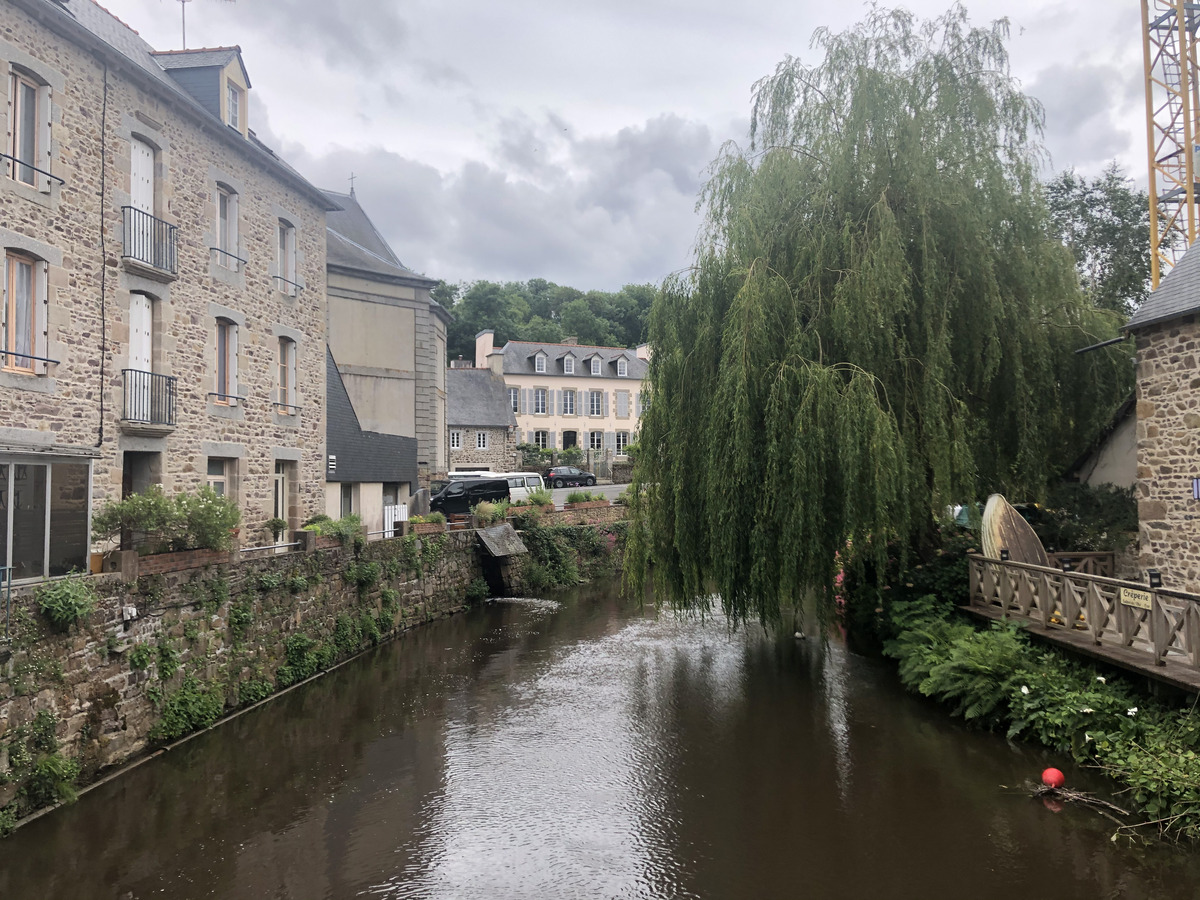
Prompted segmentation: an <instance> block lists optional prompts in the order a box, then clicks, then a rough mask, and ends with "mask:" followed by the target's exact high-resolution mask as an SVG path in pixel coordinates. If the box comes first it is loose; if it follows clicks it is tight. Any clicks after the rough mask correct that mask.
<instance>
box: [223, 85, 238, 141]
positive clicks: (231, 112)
mask: <svg viewBox="0 0 1200 900" xmlns="http://www.w3.org/2000/svg"><path fill="white" fill-rule="evenodd" d="M226 90H227V93H226V95H225V121H226V122H228V123H229V127H230V128H232V129H234V130H235V131H241V130H242V89H241V88H239V87H238V86H237V85H236V84H234V83H233V82H232V81H230V82H228V83H227V84H226Z"/></svg>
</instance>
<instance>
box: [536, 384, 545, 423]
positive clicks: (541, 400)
mask: <svg viewBox="0 0 1200 900" xmlns="http://www.w3.org/2000/svg"><path fill="white" fill-rule="evenodd" d="M533 413H534V415H537V416H544V415H545V414H546V389H545V388H535V389H534V392H533Z"/></svg>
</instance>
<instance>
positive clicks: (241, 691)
mask: <svg viewBox="0 0 1200 900" xmlns="http://www.w3.org/2000/svg"><path fill="white" fill-rule="evenodd" d="M274 692H275V685H274V684H273V683H271V681H269V680H268V679H266V678H248V679H246V680H245V681H243V682H242V683H241V684H239V685H238V703H239V704H240V705H242V706H251V705H253V704H255V703H258V702H259V701H260V700H266V699H267V698H268V697H270V696H271V694H273V693H274Z"/></svg>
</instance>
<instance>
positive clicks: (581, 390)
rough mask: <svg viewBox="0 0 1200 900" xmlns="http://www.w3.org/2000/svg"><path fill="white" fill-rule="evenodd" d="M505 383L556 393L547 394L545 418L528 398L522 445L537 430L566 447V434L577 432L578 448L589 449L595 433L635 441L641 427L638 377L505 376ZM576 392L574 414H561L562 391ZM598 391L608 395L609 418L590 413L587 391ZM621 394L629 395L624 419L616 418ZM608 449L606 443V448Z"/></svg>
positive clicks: (521, 419)
mask: <svg viewBox="0 0 1200 900" xmlns="http://www.w3.org/2000/svg"><path fill="white" fill-rule="evenodd" d="M504 383H505V385H506V386H507V387H510V388H513V387H515V388H517V389H518V390H528V391H533V390H536V389H538V388H545V389H546V390H547V391H553V392H554V393H553V394H547V398H548V400H550V401H551V402H550V403H548V407H547V412H546V414H545V415H539V414H537V413H534V412H532V409H533V404H532V397H533V395H532V393H531V394H529V395H528V398H529V400H528V402H526V403H525V407H524V409H523V411H519V412H517V414H516V415H517V430H518V433H519V440H520V441H521V442H522V443H523V442H526V441H530V434H531V433H532V432H534V431H549V432H553V435H554V438H553V444H552V447H553V448H555V449H560V450H561V449H562V447H563V432H565V431H574V432H576V433H577V434H578V435H579V438H578V445H579V446H581V447H585V448H586V447H587V443H586V439H585V435H586V434H587V433H590V432H592V431H601V432H605V433H615V432H618V431H626V432H629V436H630V440H635V439H636V438H635V435H636V434H637V428H638V415H637V411H638V395H639V394H640V393H641V389H642V385H641V381H640V380H639V379H636V378H603V377H597V376H592V375H586V376H571V375H557V376H556V375H552V374H548V373H547V374H543V375H505V376H504ZM568 390H573V391H575V392H576V398H575V409H576V413H575V415H563V414H562V399H561V397H562V392H563V391H568ZM592 390H599V391H601V392H603V393H607V395H608V415H607V416H604V415H600V416H592V415H588V414H587V409H588V404H587V400H586V392H587V391H592ZM618 391H625V392H627V393H628V394H629V407H628V414H627V415H625V416H618V415H617V400H616V395H617V392H618ZM605 446H606V447H607V446H608V445H607V444H606V445H605Z"/></svg>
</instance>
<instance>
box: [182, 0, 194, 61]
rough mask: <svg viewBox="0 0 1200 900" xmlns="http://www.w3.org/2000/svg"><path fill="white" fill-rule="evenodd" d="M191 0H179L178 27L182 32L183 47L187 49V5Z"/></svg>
mask: <svg viewBox="0 0 1200 900" xmlns="http://www.w3.org/2000/svg"><path fill="white" fill-rule="evenodd" d="M191 2H192V0H179V28H180V31H182V32H183V35H182V37H183V49H184V50H186V49H187V5H188V4H189V3H191Z"/></svg>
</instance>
